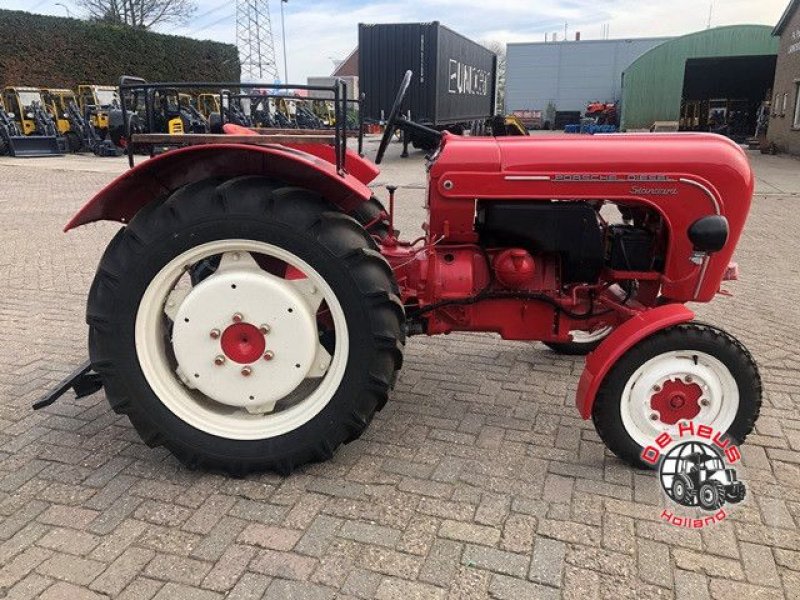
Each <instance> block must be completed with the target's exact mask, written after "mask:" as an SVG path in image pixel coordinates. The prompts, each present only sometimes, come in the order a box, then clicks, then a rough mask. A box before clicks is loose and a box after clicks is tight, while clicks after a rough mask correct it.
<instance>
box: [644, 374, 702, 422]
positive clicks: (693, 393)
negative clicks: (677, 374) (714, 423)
mask: <svg viewBox="0 0 800 600" xmlns="http://www.w3.org/2000/svg"><path fill="white" fill-rule="evenodd" d="M702 395H703V390H702V389H701V388H700V386H699V385H697V384H696V383H686V382H684V381H680V380H675V381H666V382H664V385H663V386H662V387H661V390H659V391H658V392H656V393H654V394H653V395H652V396H651V397H650V408H652V409H653V410H655V411H658V414H659V415H660V420H661V422H662V423H666V424H668V425H675V423H677V422H678V421H689V420H691V419H694V418H695V417H696V416H697V415H698V414H699V413H700V397H701V396H702Z"/></svg>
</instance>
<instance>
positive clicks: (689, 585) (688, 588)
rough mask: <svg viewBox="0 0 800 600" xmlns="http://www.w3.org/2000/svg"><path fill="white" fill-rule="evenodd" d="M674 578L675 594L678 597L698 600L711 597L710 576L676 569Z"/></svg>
mask: <svg viewBox="0 0 800 600" xmlns="http://www.w3.org/2000/svg"><path fill="white" fill-rule="evenodd" d="M674 578H675V595H676V596H677V597H678V598H697V599H698V600H706V599H707V598H711V595H710V594H709V590H708V577H706V576H705V575H702V574H701V573H692V572H691V571H684V570H681V569H676V570H675V571H674Z"/></svg>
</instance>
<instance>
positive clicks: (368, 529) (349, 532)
mask: <svg viewBox="0 0 800 600" xmlns="http://www.w3.org/2000/svg"><path fill="white" fill-rule="evenodd" d="M338 535H339V537H343V538H345V539H350V540H355V541H357V542H362V543H364V544H377V545H379V546H387V547H389V548H392V547H394V546H396V545H397V543H398V542H399V541H400V535H401V534H400V532H399V531H397V530H394V529H390V528H388V527H382V526H380V525H374V524H372V523H360V522H358V521H347V522H345V523H344V524H343V525H342V528H341V529H340V530H339V533H338Z"/></svg>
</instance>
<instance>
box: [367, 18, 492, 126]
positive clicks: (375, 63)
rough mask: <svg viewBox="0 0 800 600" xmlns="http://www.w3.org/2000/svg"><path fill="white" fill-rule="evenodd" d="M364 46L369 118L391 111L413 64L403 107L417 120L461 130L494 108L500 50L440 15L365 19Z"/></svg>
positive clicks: (378, 118)
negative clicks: (384, 21) (389, 21)
mask: <svg viewBox="0 0 800 600" xmlns="http://www.w3.org/2000/svg"><path fill="white" fill-rule="evenodd" d="M358 50H359V83H360V86H361V91H362V92H363V93H364V95H365V98H364V110H365V113H364V114H365V117H366V118H368V119H374V120H382V119H384V118H386V117H388V116H389V111H390V110H391V108H392V104H394V100H395V97H396V96H397V90H398V88H399V87H400V82H401V81H402V79H403V75H404V74H405V72H406V71H407V70H411V71H413V72H414V78H413V79H412V81H411V86H410V87H409V89H408V93H407V95H406V100H405V103H404V104H403V108H404V111H409V110H410V111H411V119H412V120H413V121H416V122H418V123H422V124H424V125H428V126H431V127H435V128H438V129H445V128H447V129H452V130H456V131H457V130H459V129H461V128H467V127H469V126H470V124H471V123H472V122H475V121H481V122H483V121H485V120H486V119H488V118H489V117H491V116H492V115H493V114H494V109H495V91H496V71H497V56H496V55H495V54H494V53H493V52H491V51H490V50H488V49H486V48H485V47H483V46H481V45H480V44H478V43H476V42H473V41H472V40H470V39H468V38H466V37H464V36H462V35H460V34H458V33H456V32H455V31H452V30H451V29H448V28H447V27H445V26H443V25H441V24H439V23H438V22H436V21H434V22H432V23H398V24H363V23H362V24H360V25H359V26H358Z"/></svg>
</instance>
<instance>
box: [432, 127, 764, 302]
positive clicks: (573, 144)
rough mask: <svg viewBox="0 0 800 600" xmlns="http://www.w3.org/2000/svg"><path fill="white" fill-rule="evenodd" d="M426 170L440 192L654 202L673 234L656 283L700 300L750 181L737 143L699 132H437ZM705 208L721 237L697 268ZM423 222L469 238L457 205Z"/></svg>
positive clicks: (710, 292) (729, 251) (468, 219)
mask: <svg viewBox="0 0 800 600" xmlns="http://www.w3.org/2000/svg"><path fill="white" fill-rule="evenodd" d="M429 175H430V189H431V193H435V194H436V195H438V196H439V197H440V198H442V199H443V201H446V202H456V201H463V202H467V203H474V201H475V199H486V200H519V201H533V200H553V199H559V200H599V201H606V200H610V201H614V202H620V203H625V204H629V205H642V206H646V207H648V208H650V209H652V210H654V211H657V212H658V213H659V214H660V215H661V217H662V218H663V220H664V223H665V224H666V226H667V227H668V229H669V231H670V232H671V239H672V243H671V244H670V247H669V253H668V255H667V261H666V267H665V271H664V277H665V281H664V287H663V288H662V293H663V294H664V295H665V297H668V298H674V299H682V300H696V301H700V302H707V301H709V300H710V299H711V298H713V296H714V295H715V294H716V293H717V292H718V291H719V285H720V283H721V281H722V277H723V274H724V273H725V272H726V269H727V268H728V266H729V264H730V261H731V258H732V255H733V251H734V249H735V248H736V244H737V243H738V241H739V238H740V236H741V233H742V230H743V228H744V224H745V221H746V219H747V214H748V212H749V210H750V203H751V200H752V196H753V187H754V181H755V179H754V177H753V172H752V170H751V168H750V163H749V161H748V159H747V155H746V154H745V153H744V151H743V150H742V149H741V148H739V147H738V146H737V145H736V144H734V143H733V142H732V141H730V140H728V139H727V138H724V137H722V136H719V135H714V134H703V133H676V134H660V133H656V134H651V133H646V134H636V133H634V134H611V135H579V134H575V135H547V134H539V135H531V136H519V137H499V138H491V137H474V138H469V137H464V138H462V137H457V136H454V135H450V134H445V135H444V136H443V138H442V145H441V149H440V152H439V153H438V155H437V156H436V157H435V158H434V160H433V162H432V163H431V166H430V171H429ZM706 217H722V218H724V222H726V223H727V226H728V237H727V240H726V244H725V247H724V248H723V249H721V250H719V251H715V252H713V254H712V255H711V257H710V259H709V261H708V263H707V265H706V267H703V268H704V269H705V272H704V274H703V275H702V276H700V277H699V278H698V275H697V273H696V272H695V263H693V262H692V261H691V258H692V256H693V253H694V252H695V247H694V245H695V242H694V241H693V240H692V239H691V238H690V236H689V230H690V228H691V227H692V226H693V225H694V224H695V223H697V222H699V221H700V220H701V219H704V218H706ZM431 231H433V232H435V233H438V234H439V235H443V234H444V233H446V232H449V233H448V234H449V235H450V236H451V238H452V236H456V238H455V239H458V241H464V242H470V241H473V239H474V238H473V237H470V236H473V223H472V212H468V213H466V212H465V213H464V216H463V218H462V219H461V220H457V219H456V218H455V216H454V215H452V214H443V215H440V214H438V213H436V214H433V213H432V214H431ZM690 282H691V283H690ZM695 282H698V283H695ZM695 285H696V286H697V287H694V286H695ZM690 287H692V289H691V290H690V289H689V288H690Z"/></svg>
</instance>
